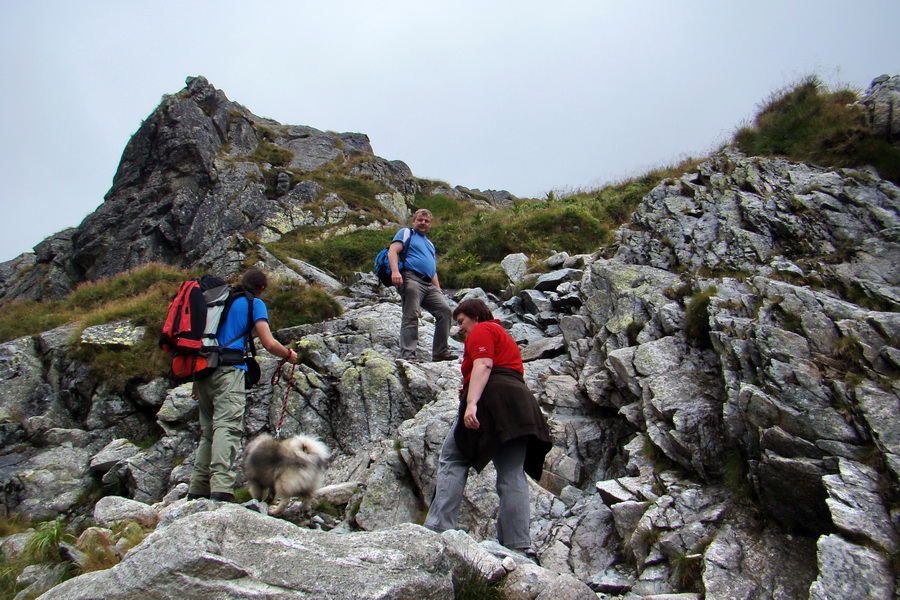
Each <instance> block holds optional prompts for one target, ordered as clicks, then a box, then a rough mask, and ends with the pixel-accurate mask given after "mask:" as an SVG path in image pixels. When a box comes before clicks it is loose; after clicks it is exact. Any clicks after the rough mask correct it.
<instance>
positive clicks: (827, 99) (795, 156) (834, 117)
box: [734, 76, 900, 183]
mask: <svg viewBox="0 0 900 600" xmlns="http://www.w3.org/2000/svg"><path fill="white" fill-rule="evenodd" d="M856 100H858V97H857V94H856V92H854V91H852V90H849V89H840V90H836V91H828V90H826V89H825V88H824V86H823V85H822V82H821V81H820V80H819V78H818V77H816V76H808V77H805V78H803V79H802V80H801V81H800V82H799V83H797V84H795V85H793V86H791V87H789V88H787V89H786V90H784V91H782V92H780V93H777V94H775V95H774V97H773V98H772V99H771V101H770V102H769V103H768V104H767V105H766V106H765V107H763V108H762V110H761V111H760V112H759V114H758V115H757V116H756V119H755V121H754V123H753V126H751V127H744V128H742V129H741V130H739V131H738V132H737V134H736V135H735V138H734V142H735V144H736V145H737V146H738V147H739V148H740V149H741V150H742V151H744V152H745V153H747V154H750V155H756V156H785V157H787V158H789V159H791V160H795V161H801V162H810V163H816V164H820V165H823V166H828V167H861V166H864V165H872V166H874V167H875V168H876V169H878V172H879V174H880V175H881V176H882V177H884V178H885V179H889V180H891V181H893V182H894V183H900V150H898V149H897V148H894V147H893V146H891V144H890V143H889V142H888V141H887V140H884V139H880V138H878V137H876V136H875V135H874V134H873V133H872V130H871V128H870V127H869V125H868V124H867V122H866V115H865V113H864V112H863V110H862V109H861V108H860V107H858V106H853V105H852V103H853V102H855V101H856Z"/></svg>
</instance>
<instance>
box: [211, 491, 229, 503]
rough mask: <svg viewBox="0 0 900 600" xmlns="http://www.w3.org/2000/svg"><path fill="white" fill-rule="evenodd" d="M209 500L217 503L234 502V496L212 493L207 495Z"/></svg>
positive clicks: (224, 493)
mask: <svg viewBox="0 0 900 600" xmlns="http://www.w3.org/2000/svg"><path fill="white" fill-rule="evenodd" d="M209 499H210V500H216V501H218V502H234V494H232V493H231V492H213V493H212V494H210V495H209Z"/></svg>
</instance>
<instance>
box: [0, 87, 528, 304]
mask: <svg viewBox="0 0 900 600" xmlns="http://www.w3.org/2000/svg"><path fill="white" fill-rule="evenodd" d="M186 84H187V85H186V87H185V88H184V89H183V90H181V91H180V92H178V93H177V94H173V95H166V96H164V97H163V100H162V102H161V103H160V105H159V107H157V109H156V110H155V111H154V112H153V113H152V114H151V115H150V116H149V117H148V118H147V119H146V120H145V121H144V122H143V123H142V124H141V126H140V128H139V129H138V131H137V132H136V133H135V134H134V136H132V138H131V140H130V141H129V143H128V145H127V146H126V148H125V150H124V152H123V153H122V159H121V161H120V163H119V166H118V169H117V170H116V174H115V176H114V178H113V184H112V187H111V188H110V190H109V191H108V192H107V194H106V196H105V198H104V201H103V203H102V204H101V205H100V206H99V207H98V208H97V210H95V211H94V212H93V213H91V214H90V215H88V216H87V217H86V218H85V219H84V221H82V223H81V224H80V225H78V226H77V227H73V228H70V229H66V230H64V231H61V232H59V233H57V234H55V235H53V236H50V237H48V238H47V239H45V240H44V241H43V242H41V243H40V244H38V245H37V246H36V247H35V249H34V250H35V251H34V253H33V254H32V253H26V254H23V255H21V256H19V257H17V258H15V259H13V260H12V261H7V262H6V263H3V264H0V302H4V301H8V300H10V299H14V298H29V299H33V300H39V299H42V298H61V297H64V296H65V295H67V294H68V293H70V292H71V291H72V290H73V289H74V287H75V286H77V285H78V284H79V283H81V282H83V281H93V280H96V279H99V278H102V277H109V276H112V275H115V274H118V273H121V272H123V271H126V270H128V269H130V268H132V267H136V266H140V265H143V264H146V263H148V262H154V261H155V262H163V263H166V264H170V265H173V266H176V267H182V268H202V269H206V270H210V271H214V272H216V273H220V274H222V275H223V276H225V277H230V276H233V275H235V274H236V273H237V272H238V271H240V270H241V268H242V262H243V260H244V258H245V257H246V255H247V253H248V252H250V251H251V249H252V248H253V245H254V243H255V242H263V243H265V242H271V241H275V240H277V239H279V238H280V237H281V236H282V235H284V234H285V233H288V232H290V231H293V230H295V229H297V228H298V227H302V226H304V225H318V226H322V225H328V224H339V223H344V222H345V221H346V220H347V219H348V217H350V216H353V217H354V222H355V223H361V224H355V225H354V224H347V225H346V226H347V227H369V228H373V229H382V228H386V227H390V226H392V225H391V224H394V223H403V222H405V221H406V220H408V218H409V216H410V215H409V212H408V205H409V204H412V203H413V202H414V199H415V196H416V194H430V193H435V192H442V193H447V194H449V195H452V196H454V197H456V198H460V199H467V200H469V201H472V202H475V203H478V204H481V205H498V206H500V205H504V204H507V203H510V202H512V200H513V197H512V196H511V195H510V194H509V193H508V192H504V191H487V192H481V191H480V190H469V189H467V188H464V187H461V186H457V187H456V188H454V189H449V188H447V187H446V186H445V185H444V184H441V183H439V182H429V181H425V180H420V179H417V178H415V177H414V176H413V174H412V171H411V170H410V169H409V167H408V166H407V165H406V164H405V163H404V162H402V161H399V160H394V161H390V160H385V159H383V158H380V157H378V156H375V154H374V152H373V150H372V146H371V144H370V143H369V138H368V136H366V135H365V134H361V133H340V134H338V133H333V132H323V131H319V130H318V129H315V128H313V127H308V126H298V125H282V124H280V123H278V122H276V121H273V120H271V119H266V118H262V117H258V116H256V115H254V114H253V113H251V112H250V111H249V110H247V109H246V108H245V107H243V106H241V105H240V104H238V103H236V102H232V101H230V100H229V99H228V98H227V97H226V96H225V93H224V92H222V91H221V90H218V89H216V88H215V87H213V86H212V85H210V83H209V82H208V81H207V80H206V78H204V77H188V78H187V82H186ZM317 175H318V176H317ZM341 177H346V178H351V179H354V180H357V181H365V182H368V183H369V184H370V186H369V187H370V188H371V190H372V197H371V198H366V199H364V200H361V201H360V200H359V199H356V200H354V199H353V198H351V197H350V196H349V195H348V194H344V193H343V192H342V191H341V190H340V189H333V188H332V187H330V186H329V180H333V179H335V178H341Z"/></svg>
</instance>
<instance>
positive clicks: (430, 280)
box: [388, 208, 456, 361]
mask: <svg viewBox="0 0 900 600" xmlns="http://www.w3.org/2000/svg"><path fill="white" fill-rule="evenodd" d="M432 219H433V217H432V215H431V211H429V210H426V209H424V208H420V209H419V210H417V211H416V214H415V215H413V225H412V228H409V227H404V228H403V229H401V230H400V231H398V232H397V235H395V236H394V239H393V241H392V242H391V245H390V247H389V249H388V262H389V263H390V265H391V283H393V284H394V285H395V286H397V287H398V288H400V297H401V299H402V300H403V318H402V320H401V322H400V358H403V359H405V360H415V359H416V347H417V346H418V343H419V308H420V307H421V308H424V309H425V310H427V311H428V312H430V313H431V314H432V315H433V316H434V340H433V341H432V346H431V360H433V361H440V360H454V359H456V356H455V355H453V354H451V353H450V347H449V346H448V343H447V340H448V339H449V337H450V320H451V319H450V306H449V305H448V304H447V299H446V298H444V294H443V292H441V284H440V282H439V281H438V276H437V256H436V254H435V249H434V244H432V243H431V240H429V239H428V238H427V237H426V234H427V233H428V230H429V229H431V221H432ZM407 239H409V247H408V248H407V250H406V258H405V260H404V261H403V263H402V264H401V263H400V259H399V255H400V252H401V251H402V250H403V245H404V242H406V240H407Z"/></svg>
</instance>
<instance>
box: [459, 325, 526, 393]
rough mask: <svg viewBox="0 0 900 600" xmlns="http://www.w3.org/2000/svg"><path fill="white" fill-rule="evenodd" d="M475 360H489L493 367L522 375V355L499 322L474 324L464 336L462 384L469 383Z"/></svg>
mask: <svg viewBox="0 0 900 600" xmlns="http://www.w3.org/2000/svg"><path fill="white" fill-rule="evenodd" d="M476 358H490V359H492V360H493V361H494V366H495V367H506V368H508V369H514V370H516V371H518V372H519V373H522V374H524V373H525V368H524V367H523V366H522V353H521V352H520V351H519V346H518V345H516V342H515V340H513V339H512V336H510V335H509V333H507V332H506V330H505V329H503V326H502V325H500V321H499V320H497V319H494V320H493V321H483V322H481V323H476V324H475V326H474V327H472V331H470V332H469V335H468V336H466V343H465V347H464V350H463V360H462V366H461V367H460V369H461V370H462V376H463V384H465V383H466V382H467V381H469V377H470V376H471V375H472V367H473V365H474V364H475V359H476Z"/></svg>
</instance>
